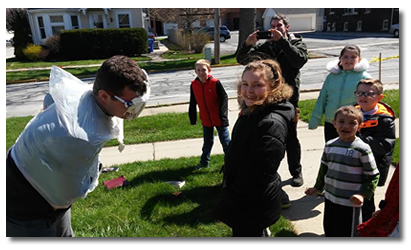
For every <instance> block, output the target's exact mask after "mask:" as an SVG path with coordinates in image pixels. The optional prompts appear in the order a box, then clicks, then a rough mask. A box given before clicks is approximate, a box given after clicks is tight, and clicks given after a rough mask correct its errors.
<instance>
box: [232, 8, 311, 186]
mask: <svg viewBox="0 0 411 250" xmlns="http://www.w3.org/2000/svg"><path fill="white" fill-rule="evenodd" d="M289 29H290V25H289V20H288V18H287V17H286V16H285V15H283V14H278V15H275V16H274V17H272V18H271V29H269V30H268V32H260V31H258V30H257V31H255V32H253V33H251V34H250V35H249V36H248V37H247V39H246V40H245V42H244V43H243V44H242V46H241V48H240V49H239V50H238V53H237V62H239V63H241V64H243V65H245V64H247V63H248V62H250V61H254V60H261V59H274V60H276V61H277V62H278V63H280V66H281V70H282V74H283V77H284V78H285V81H286V82H287V84H288V85H290V86H291V87H292V88H293V90H294V94H293V96H292V97H291V98H290V100H289V101H290V102H291V103H292V104H293V105H294V107H295V108H296V112H299V109H298V100H299V96H300V69H301V68H302V67H303V66H304V64H305V63H306V62H307V60H308V52H307V46H306V44H305V43H304V42H303V41H302V37H301V36H299V35H295V34H292V33H289V32H288V30H289ZM263 38H266V39H267V40H266V42H264V43H262V44H258V45H256V43H257V41H258V40H259V39H263ZM297 121H298V120H295V122H291V123H290V124H289V127H288V137H287V142H286V143H287V145H286V148H287V161H288V168H289V171H290V174H291V175H292V176H293V179H292V183H291V185H292V186H294V187H299V186H301V185H303V183H304V182H303V177H302V166H301V145H300V142H299V140H298V138H297Z"/></svg>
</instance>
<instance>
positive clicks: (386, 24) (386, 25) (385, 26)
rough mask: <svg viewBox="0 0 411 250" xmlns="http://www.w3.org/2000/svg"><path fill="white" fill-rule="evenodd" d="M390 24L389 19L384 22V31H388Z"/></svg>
mask: <svg viewBox="0 0 411 250" xmlns="http://www.w3.org/2000/svg"><path fill="white" fill-rule="evenodd" d="M389 23H390V22H389V21H388V20H387V19H386V20H384V21H382V30H388V27H389Z"/></svg>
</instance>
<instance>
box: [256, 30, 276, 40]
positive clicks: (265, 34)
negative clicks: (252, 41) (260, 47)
mask: <svg viewBox="0 0 411 250" xmlns="http://www.w3.org/2000/svg"><path fill="white" fill-rule="evenodd" d="M271 37H273V36H272V33H271V31H259V32H257V39H269V38H271Z"/></svg>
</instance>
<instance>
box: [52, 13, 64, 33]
mask: <svg viewBox="0 0 411 250" xmlns="http://www.w3.org/2000/svg"><path fill="white" fill-rule="evenodd" d="M50 26H51V32H52V33H53V35H59V34H60V31H62V30H64V19H63V16H62V15H56V16H50Z"/></svg>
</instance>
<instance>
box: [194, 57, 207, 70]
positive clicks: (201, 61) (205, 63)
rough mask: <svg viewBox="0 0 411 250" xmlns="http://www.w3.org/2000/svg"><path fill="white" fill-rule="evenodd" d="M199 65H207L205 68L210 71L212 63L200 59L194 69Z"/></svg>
mask: <svg viewBox="0 0 411 250" xmlns="http://www.w3.org/2000/svg"><path fill="white" fill-rule="evenodd" d="M197 65H205V66H207V68H208V69H210V68H211V63H210V61H209V60H207V59H199V60H197V62H196V63H195V64H194V67H195V66H197Z"/></svg>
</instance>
